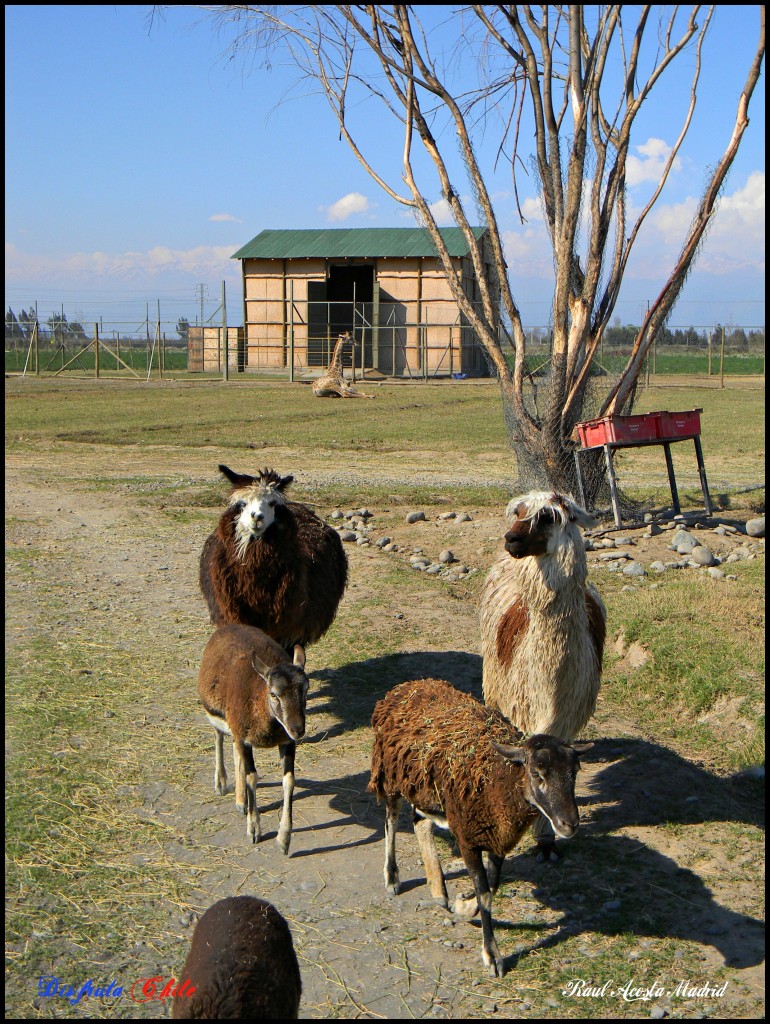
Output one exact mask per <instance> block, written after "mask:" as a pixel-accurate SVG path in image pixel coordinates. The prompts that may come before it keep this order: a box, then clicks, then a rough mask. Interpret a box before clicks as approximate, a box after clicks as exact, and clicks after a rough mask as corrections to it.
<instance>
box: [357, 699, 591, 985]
mask: <svg viewBox="0 0 770 1024" xmlns="http://www.w3.org/2000/svg"><path fill="white" fill-rule="evenodd" d="M372 729H373V731H374V743H373V747H372V771H371V779H370V782H369V786H368V789H369V791H370V792H372V793H374V794H375V795H376V797H377V799H378V801H379V800H383V799H384V800H385V870H384V875H385V885H386V887H387V889H388V891H389V892H391V893H392V894H393V895H397V894H398V892H399V889H400V878H399V872H398V865H397V863H396V849H395V839H396V825H397V822H398V813H399V808H400V805H401V799H402V797H403V798H405V799H407V800H408V801H409V802H410V803H411V804H412V807H413V809H414V830H415V834H416V836H417V841H418V844H419V847H420V852H421V854H422V858H423V862H424V864H425V873H426V878H427V881H428V884H429V885H430V890H431V894H432V896H433V897H434V899H436V900H438V901H439V902H440V903H442V904H443V905H444V906H447V905H448V902H447V890H446V883H445V881H444V875H443V872H442V869H441V863H440V861H439V859H438V855H437V853H436V849H435V846H434V843H433V836H432V825H433V823H434V822H435V823H436V824H438V825H440V826H442V827H445V828H448V829H449V830H450V831H451V832H452V834H453V835H454V836H455V838H456V839H457V843H458V845H459V848H460V854H461V855H462V858H463V860H464V861H465V866H466V868H467V870H468V874H469V875H470V877H471V879H472V881H473V886H474V889H475V898H472V899H471V901H470V902H468V901H466V900H464V899H463V898H461V899H460V900H458V901H457V903H456V904H455V911H456V912H457V913H464V914H467V913H468V911H469V910H470V912H471V914H472V913H474V912H475V910H476V908H477V907H478V910H479V912H480V914H481V929H482V945H481V955H482V959H483V961H484V963H485V964H486V966H487V967H488V968H489V971H490V973H491V974H492V975H493V976H496V977H501V976H502V974H503V960H502V957H501V955H500V951H499V949H498V946H497V943H496V941H495V937H494V932H493V930H492V897H493V895H494V894H495V893H496V892H497V888H498V885H499V883H500V871H501V868H502V864H503V860H504V859H505V857H506V855H507V854H508V853H510V851H511V850H513V849H514V848H515V847H516V845H517V844H518V843H519V841H520V840H521V838H522V836H523V835H524V833H525V832H526V831H527V829H528V827H529V826H530V825H531V824H532V823H533V822H534V821H535V819H536V818H537V816H538V813H543V814H545V815H547V817H548V819H549V821H550V822H551V823H552V825H553V827H554V829H555V830H556V832H557V833H558V834H559V835H560V836H562V837H563V838H565V839H567V838H570V837H571V836H572V835H574V833H575V831H576V830H577V827H578V824H579V822H580V816H579V814H578V809H577V805H576V803H575V774H576V772H577V770H578V767H579V764H578V754H580V753H583V752H584V751H585V750H588V749H590V747H591V746H592V744H590V743H589V744H584V745H581V746H568V745H567V744H564V743H562V742H561V741H560V740H558V739H556V738H555V737H553V736H544V735H536V736H530V737H529V738H528V739H527V740H525V741H522V740H521V736H520V735H519V734H518V733H517V732H516V731H515V730H514V729H512V727H511V724H510V722H508V721H507V719H506V718H505V717H504V716H503V715H502V714H501V713H500V712H499V711H497V710H495V709H493V708H489V707H485V706H484V705H483V704H481V703H480V702H479V701H477V700H475V699H474V698H473V697H471V696H470V695H468V694H465V693H462V692H461V691H460V690H456V689H455V688H454V687H453V686H451V685H450V684H449V683H447V682H445V681H444V680H441V679H418V680H415V681H413V682H407V683H401V684H400V685H398V686H395V687H394V688H393V689H392V690H390V692H389V693H387V694H386V695H385V697H383V698H382V700H380V701H378V702H377V704H376V705H375V708H374V714H373V715H372ZM512 742H513V743H515V744H516V745H511V743H512ZM485 851H486V853H487V854H488V861H489V866H488V868H487V869H486V870H485V868H484V863H483V859H482V855H483V853H484V852H485Z"/></svg>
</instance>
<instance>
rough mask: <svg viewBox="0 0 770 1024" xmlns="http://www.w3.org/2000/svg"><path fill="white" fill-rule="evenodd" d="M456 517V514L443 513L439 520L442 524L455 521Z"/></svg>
mask: <svg viewBox="0 0 770 1024" xmlns="http://www.w3.org/2000/svg"><path fill="white" fill-rule="evenodd" d="M456 515H457V513H456V512H442V513H441V515H440V516H439V517H438V518H439V521H440V522H443V520H445V519H454V518H455V516H456Z"/></svg>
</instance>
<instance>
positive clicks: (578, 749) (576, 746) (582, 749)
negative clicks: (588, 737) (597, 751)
mask: <svg viewBox="0 0 770 1024" xmlns="http://www.w3.org/2000/svg"><path fill="white" fill-rule="evenodd" d="M570 746H571V747H572V749H573V750H574V751H575V753H576V754H585V753H587V752H588V751H589V750H590V749H591V747H593V743H570Z"/></svg>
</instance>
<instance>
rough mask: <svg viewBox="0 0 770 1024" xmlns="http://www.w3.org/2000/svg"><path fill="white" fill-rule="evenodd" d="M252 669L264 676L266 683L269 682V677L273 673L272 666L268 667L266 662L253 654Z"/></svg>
mask: <svg viewBox="0 0 770 1024" xmlns="http://www.w3.org/2000/svg"><path fill="white" fill-rule="evenodd" d="M251 667H252V668H253V669H254V671H255V672H258V673H259V675H261V676H262V678H263V679H264V680H265V682H267V677H268V676H269V675H270V671H271V670H270V666H269V665H266V664H265V663H264V661H261V660H260V659H259V658H258V657H257V655H256V654H252V656H251Z"/></svg>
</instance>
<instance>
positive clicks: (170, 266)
mask: <svg viewBox="0 0 770 1024" xmlns="http://www.w3.org/2000/svg"><path fill="white" fill-rule="evenodd" d="M237 248H238V246H237V245H236V244H233V245H226V246H225V245H218V246H213V245H198V246H195V247H194V248H192V249H172V248H170V247H169V246H163V245H156V246H153V248H152V249H148V250H146V251H145V252H131V251H129V252H122V253H106V252H99V251H96V252H88V253H86V252H74V253H56V254H46V255H42V256H40V255H36V254H33V253H27V252H23V251H21V250H19V249H18V248H17V247H16V246H15V245H14V244H13V243H10V242H8V243H6V246H5V278H6V282H10V283H16V282H19V283H23V284H25V285H27V284H29V285H30V286H41V287H45V288H48V287H49V286H50V285H58V286H60V287H61V286H66V287H82V286H92V285H94V284H105V283H108V282H109V283H115V282H117V281H120V282H129V281H130V282H133V283H138V284H144V283H147V284H150V283H156V284H160V283H163V284H165V285H169V284H173V283H174V280H178V281H180V282H185V283H186V281H187V279H188V278H190V277H195V278H196V279H197V280H200V279H201V278H203V279H205V278H209V279H212V278H213V279H214V280H221V279H222V278H223V277H224V278H227V277H230V278H231V279H232V278H234V277H236V278H237V277H238V276H240V263H239V261H237V260H231V259H230V257H231V256H232V254H233V253H234V252H235V250H236V249H237Z"/></svg>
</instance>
